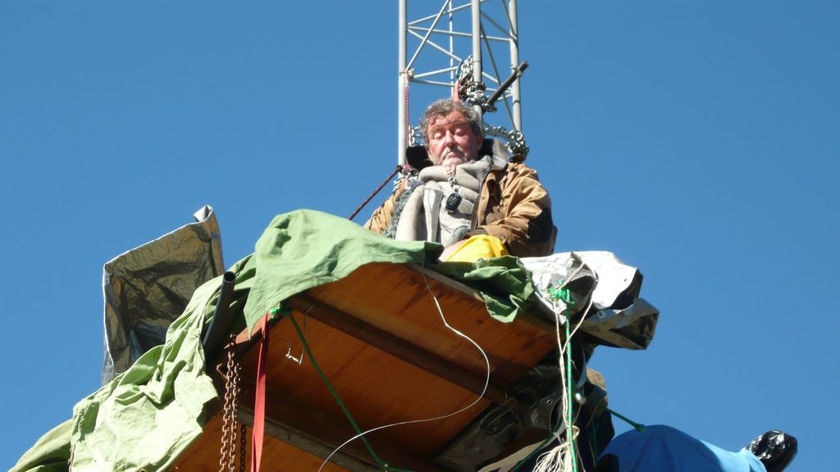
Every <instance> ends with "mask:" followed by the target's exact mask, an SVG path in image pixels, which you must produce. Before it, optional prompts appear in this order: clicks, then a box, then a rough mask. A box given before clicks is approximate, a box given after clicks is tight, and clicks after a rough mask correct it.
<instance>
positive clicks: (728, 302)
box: [0, 0, 840, 471]
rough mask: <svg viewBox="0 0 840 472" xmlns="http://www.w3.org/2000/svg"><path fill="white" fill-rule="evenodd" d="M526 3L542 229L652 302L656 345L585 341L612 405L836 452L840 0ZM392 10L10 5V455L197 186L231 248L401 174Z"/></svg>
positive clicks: (1, 55) (82, 361)
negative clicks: (287, 216)
mask: <svg viewBox="0 0 840 472" xmlns="http://www.w3.org/2000/svg"><path fill="white" fill-rule="evenodd" d="M520 3H521V5H520V11H519V14H520V28H521V43H520V48H521V57H522V59H524V60H527V61H528V62H529V63H530V68H529V69H528V71H527V72H526V74H525V76H524V77H523V85H522V86H523V113H524V119H523V121H524V129H525V133H526V136H527V138H528V142H529V145H530V148H531V154H530V155H529V160H528V162H529V163H530V164H531V165H532V166H533V167H535V168H537V169H538V171H539V172H540V176H541V179H542V180H543V181H544V182H545V184H546V185H547V187H548V188H549V190H550V191H551V193H552V197H553V200H554V217H555V220H556V222H557V224H558V226H559V229H560V234H559V239H558V243H557V250H558V251H569V250H590V249H599V250H609V251H612V252H614V253H615V254H616V255H617V256H618V257H620V258H621V259H622V260H623V261H624V262H625V263H627V264H630V265H634V266H636V267H639V268H640V269H641V270H642V272H643V273H644V275H645V283H644V287H643V290H642V295H643V296H644V297H645V299H647V300H648V301H649V302H651V303H652V304H654V305H655V306H657V307H658V308H659V309H660V310H661V313H662V314H661V318H660V322H659V325H658V329H657V333H656V337H655V339H654V341H653V343H652V344H651V346H650V348H649V349H648V350H647V351H628V350H619V349H610V348H599V349H598V350H597V351H596V353H595V356H594V357H593V359H592V364H591V365H592V366H593V367H595V368H597V369H599V370H601V371H602V372H603V373H604V374H605V376H606V379H607V383H608V390H609V393H610V402H611V406H612V408H613V409H615V410H616V411H618V412H620V413H622V414H624V415H626V416H628V417H630V418H632V419H634V420H636V421H638V422H641V423H646V424H655V423H661V424H669V425H672V426H675V427H677V428H680V429H682V430H684V431H686V432H688V433H689V434H693V435H695V436H697V437H699V438H701V439H704V440H707V441H710V442H713V443H715V444H717V445H719V446H721V447H724V448H728V449H739V448H741V447H742V446H744V445H746V444H747V443H748V442H749V441H750V440H751V439H753V437H755V436H756V435H758V434H759V433H761V432H763V431H765V430H767V429H770V428H780V429H783V430H785V431H788V432H790V433H792V434H793V435H795V436H797V437H798V438H799V440H800V453H799V456H798V457H797V459H796V460H795V461H794V463H793V465H792V466H791V467H790V468H789V469H788V470H791V471H812V470H830V469H831V468H832V466H830V465H829V464H831V463H835V462H836V459H835V457H834V455H835V451H834V445H835V443H836V434H837V433H836V425H837V424H838V415H837V413H836V409H835V406H834V405H833V403H832V400H831V399H832V398H837V397H838V396H840V385H838V376H837V373H838V369H837V362H836V360H835V359H836V353H835V352H834V348H835V347H836V346H837V344H838V343H837V338H838V335H840V322H838V317H837V316H836V315H835V314H834V313H833V310H834V308H835V307H834V304H833V302H832V300H833V298H831V297H832V296H834V294H836V293H838V287H840V276H838V273H837V272H838V268H840V253H839V251H838V230H839V229H840V228H838V203H840V191H838V189H837V182H836V181H837V175H838V173H839V172H840V168H838V163H840V116H838V115H839V114H840V111H838V110H840V87H838V84H840V28H838V25H840V3H838V2H830V1H825V2H816V1H767V2H763V1H738V0H726V1H724V0H716V1H713V0H709V1H675V0H674V1H671V0H659V1H638V2H619V1H590V2H583V1H580V2H577V1H575V2H568V1H548V0H544V1H540V0H529V1H522V2H520ZM396 10H397V6H396V2H395V1H391V2H387V1H377V2H373V1H370V2H362V1H349V0H348V1H326V0H321V1H303V0H296V1H288V2H270V1H264V2H263V1H241V2H233V1H197V0H196V1H167V2H164V1H153V0H146V1H122V2H106V1H96V0H90V1H70V0H65V1H52V2H49V1H23V0H20V1H14V0H12V1H10V0H5V1H0V71H2V72H0V158H2V163H3V164H2V176H3V177H2V181H3V184H2V186H0V218H2V219H0V221H2V231H0V257H2V262H3V266H4V269H3V270H2V271H0V296H1V297H2V300H3V313H4V320H5V336H4V340H3V342H2V343H0V358H2V359H3V361H4V362H3V364H4V369H3V379H4V380H3V389H2V393H0V400H2V401H0V418H2V419H3V420H2V422H3V424H4V426H3V427H0V431H2V444H3V447H2V448H0V468H2V467H6V468H8V467H10V466H11V465H13V464H14V462H15V461H16V460H17V458H18V457H19V456H20V455H21V454H22V453H23V452H24V451H25V450H26V449H27V448H29V447H30V446H31V445H32V444H33V443H34V442H35V440H36V439H37V438H38V437H40V436H41V435H42V434H43V433H45V432H46V431H47V430H49V429H50V428H51V427H53V426H54V425H56V424H58V423H60V422H62V421H64V420H65V419H67V418H69V417H70V416H71V414H72V408H73V405H74V404H75V403H76V402H77V401H78V400H80V399H81V398H83V397H84V396H86V395H88V394H89V393H92V392H93V391H94V390H95V389H97V388H98V386H99V379H100V368H101V364H102V360H103V326H102V324H103V301H102V289H101V279H102V266H103V264H104V263H105V262H106V261H108V260H110V259H111V258H113V257H115V256H117V255H119V254H120V253H122V252H124V251H126V250H128V249H131V248H133V247H136V246H138V245H140V244H143V243H145V242H147V241H149V240H151V239H154V238H156V237H158V236H160V235H162V234H164V233H166V232H168V231H170V230H172V229H175V228H176V227H178V226H181V225H183V224H186V223H189V222H190V221H191V218H192V216H191V215H192V213H193V212H194V211H195V210H197V209H198V208H199V207H201V206H202V205H204V204H210V205H212V206H213V207H214V208H215V209H216V211H217V214H218V217H219V221H220V225H221V229H222V240H223V247H224V253H225V264H226V265H228V266H229V265H231V264H233V263H234V262H235V261H237V260H238V259H240V258H241V257H243V256H245V255H247V254H249V253H250V252H251V251H252V248H253V244H254V242H255V241H256V239H257V238H258V237H259V235H260V234H261V232H262V230H263V229H264V228H265V226H266V225H267V224H268V222H269V221H270V220H271V218H272V217H273V216H274V215H275V214H278V213H283V212H286V211H291V210H295V209H299V208H312V209H317V210H322V211H326V212H330V213H334V214H336V215H340V216H347V215H349V214H350V213H352V212H353V210H355V209H356V207H357V206H358V205H359V204H360V203H361V202H362V201H363V200H364V198H365V197H367V196H368V194H369V193H370V192H371V191H372V190H373V189H374V188H375V187H376V186H377V185H378V184H379V183H380V182H381V181H382V180H383V179H384V178H385V177H386V176H387V175H388V174H389V172H390V171H391V170H392V169H393V168H394V165H395V164H396V156H395V155H394V150H395V149H396V133H395V131H396V117H397V103H396V97H397V82H396V81H397V79H396V72H397V66H396V64H397V51H396V49H397V48H396V39H397V11H396ZM380 197H384V195H381V196H380ZM380 200H381V198H377V202H378V201H380ZM370 210H372V207H371V208H367V209H366V210H365V211H364V212H363V214H362V216H361V217H360V219H364V218H366V217H367V215H368V214H369V211H370ZM616 426H617V428H618V429H619V431H623V430H626V429H627V427H626V426H625V425H624V424H623V423H621V421H620V420H616Z"/></svg>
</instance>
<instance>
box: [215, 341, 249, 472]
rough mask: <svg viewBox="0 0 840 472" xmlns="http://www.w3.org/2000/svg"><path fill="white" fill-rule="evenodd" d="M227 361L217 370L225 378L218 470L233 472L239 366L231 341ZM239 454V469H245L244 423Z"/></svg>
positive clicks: (234, 464) (227, 351)
mask: <svg viewBox="0 0 840 472" xmlns="http://www.w3.org/2000/svg"><path fill="white" fill-rule="evenodd" d="M225 351H226V353H227V362H226V363H225V364H224V365H222V364H219V366H218V371H219V373H220V374H222V376H223V377H224V379H225V403H224V407H223V410H222V441H221V442H222V445H221V449H220V453H221V458H220V459H219V471H220V472H234V468H235V466H236V446H237V444H236V435H237V430H236V423H237V419H236V411H237V409H238V406H239V405H238V403H239V372H240V366H239V363H237V362H236V359H235V357H234V352H233V343H232V342H231V343H230V344H228V346H227V349H226V350H225ZM240 440H241V443H240V454H241V460H240V463H239V470H240V471H244V470H245V425H244V424H243V425H242V428H241V433H240Z"/></svg>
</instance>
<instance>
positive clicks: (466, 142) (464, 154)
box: [426, 111, 482, 171]
mask: <svg viewBox="0 0 840 472" xmlns="http://www.w3.org/2000/svg"><path fill="white" fill-rule="evenodd" d="M428 126H429V129H428V131H429V132H428V137H429V142H428V143H426V150H427V151H428V153H429V159H430V160H431V161H432V163H434V164H435V165H442V166H444V167H446V168H447V169H448V170H450V171H454V170H455V167H456V166H459V165H461V164H463V163H465V162H468V161H471V160H474V159H475V158H476V157H478V150H479V149H480V148H481V142H482V139H481V138H480V137H478V136H476V135H475V133H474V132H473V130H472V128H471V127H470V122H469V121H467V117H466V116H464V114H463V113H461V112H460V111H452V112H450V113H449V114H448V115H441V116H437V117H434V118H432V119H431V120H429V125H428Z"/></svg>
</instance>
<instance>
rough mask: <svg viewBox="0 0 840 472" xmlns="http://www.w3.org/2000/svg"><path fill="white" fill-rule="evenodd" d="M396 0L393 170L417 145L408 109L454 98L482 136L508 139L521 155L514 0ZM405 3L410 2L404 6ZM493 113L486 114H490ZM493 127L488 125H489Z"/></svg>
mask: <svg viewBox="0 0 840 472" xmlns="http://www.w3.org/2000/svg"><path fill="white" fill-rule="evenodd" d="M398 1H399V13H398V14H399V45H398V67H399V79H398V88H399V98H398V103H399V105H398V113H399V120H398V121H399V125H398V126H399V128H398V131H397V136H398V143H397V146H398V151H397V152H398V156H399V165H404V164H405V163H406V147H407V146H410V145H414V144H420V143H419V139H420V138H419V133H417V130H416V129H415V127H413V126H412V124H411V123H412V122H416V121H417V120H416V117H413V116H411V112H417V113H421V112H422V110H423V108H425V106H426V105H427V104H429V103H430V102H432V101H433V100H435V99H437V98H442V97H446V96H452V95H458V96H459V97H460V98H461V100H463V101H465V102H467V103H470V104H472V105H473V106H475V107H478V108H480V109H481V110H482V111H483V112H484V113H485V123H484V128H485V132H486V133H487V134H488V135H489V136H494V137H501V138H504V140H505V141H506V142H507V144H508V147H509V149H511V151H512V154H513V156H514V158H517V159H519V160H522V159H524V158H525V156H526V155H527V153H528V148H527V146H526V145H525V139H524V136H523V134H522V111H521V106H522V103H521V100H520V89H519V80H516V79H518V78H519V76H520V75H521V74H522V71H523V70H525V68H526V67H527V63H520V62H519V27H518V24H517V21H518V18H517V0H443V2H442V3H443V4H442V5H440V6H438V7H436V8H435V5H434V2H431V1H429V0H416V1H415V2H409V1H408V0H398ZM409 3H412V4H411V5H409ZM494 111H498V112H501V113H494V114H492V115H488V114H487V113H489V112H494ZM489 123H493V125H492V126H490V125H488V124H489Z"/></svg>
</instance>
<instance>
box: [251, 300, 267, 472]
mask: <svg viewBox="0 0 840 472" xmlns="http://www.w3.org/2000/svg"><path fill="white" fill-rule="evenodd" d="M268 317H269V315H268V314H266V315H265V316H264V317H263V318H261V319H260V321H259V322H258V324H257V328H259V330H261V331H262V339H261V340H260V357H259V361H258V362H257V392H256V396H255V398H254V430H253V432H252V433H251V472H259V470H260V460H261V459H262V447H263V438H264V437H265V380H266V368H267V366H266V364H268Z"/></svg>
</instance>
